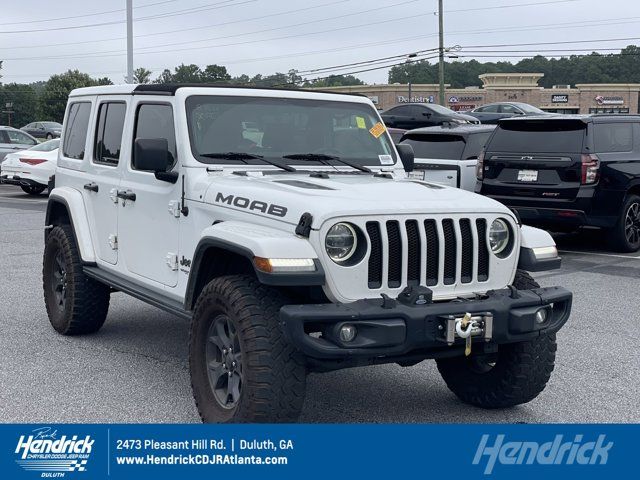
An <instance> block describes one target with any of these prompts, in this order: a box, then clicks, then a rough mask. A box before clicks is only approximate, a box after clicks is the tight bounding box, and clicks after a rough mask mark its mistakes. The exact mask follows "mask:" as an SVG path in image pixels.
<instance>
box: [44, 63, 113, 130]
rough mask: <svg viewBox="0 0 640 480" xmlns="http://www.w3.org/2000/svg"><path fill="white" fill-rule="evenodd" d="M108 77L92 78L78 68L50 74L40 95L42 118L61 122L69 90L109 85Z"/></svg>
mask: <svg viewBox="0 0 640 480" xmlns="http://www.w3.org/2000/svg"><path fill="white" fill-rule="evenodd" d="M109 84H111V80H109V79H108V78H106V77H105V78H100V79H94V78H91V77H90V76H89V75H88V74H86V73H82V72H80V71H78V70H69V71H67V72H65V73H62V74H59V75H52V76H51V77H50V78H49V80H47V83H46V84H45V86H44V89H43V90H42V94H41V96H40V112H41V114H42V120H52V121H56V122H62V119H63V118H64V111H65V108H66V106H67V98H68V97H69V93H70V92H71V90H73V89H75V88H82V87H93V86H96V85H109Z"/></svg>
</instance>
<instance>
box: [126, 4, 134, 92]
mask: <svg viewBox="0 0 640 480" xmlns="http://www.w3.org/2000/svg"><path fill="white" fill-rule="evenodd" d="M127 83H133V0H127Z"/></svg>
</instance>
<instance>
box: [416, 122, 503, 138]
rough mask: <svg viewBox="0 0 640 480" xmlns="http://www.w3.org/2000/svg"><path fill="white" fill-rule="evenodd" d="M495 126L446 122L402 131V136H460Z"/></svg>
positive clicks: (489, 129)
mask: <svg viewBox="0 0 640 480" xmlns="http://www.w3.org/2000/svg"><path fill="white" fill-rule="evenodd" d="M495 128H496V126H495V125H486V124H485V125H483V124H480V125H476V124H462V125H456V124H448V125H440V126H437V127H423V128H415V129H413V130H408V131H407V132H405V133H404V136H405V137H406V136H408V135H460V136H461V137H467V136H469V135H470V134H472V133H485V132H492V131H493V130H494V129H495Z"/></svg>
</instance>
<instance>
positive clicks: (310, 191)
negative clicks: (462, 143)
mask: <svg viewBox="0 0 640 480" xmlns="http://www.w3.org/2000/svg"><path fill="white" fill-rule="evenodd" d="M328 177H329V178H316V177H311V176H309V174H308V173H305V174H303V173H293V174H287V173H283V174H280V173H276V174H270V175H252V174H249V175H233V174H232V175H228V174H224V175H209V179H210V184H209V186H208V188H207V189H206V192H205V194H204V196H203V201H204V202H205V203H209V204H211V205H215V206H222V207H226V208H233V209H237V210H239V211H251V213H253V214H259V215H264V216H267V217H270V218H272V219H275V220H284V221H286V222H288V223H292V224H297V223H298V221H299V220H300V216H301V215H302V214H303V213H305V212H309V213H310V214H311V215H313V218H314V221H313V228H318V227H319V225H320V224H321V223H322V222H324V221H325V220H327V219H328V218H335V217H341V216H361V215H394V214H396V215H397V214H429V213H434V214H435V213H443V212H451V213H452V214H454V213H504V214H506V215H509V216H511V212H510V211H509V209H507V208H506V207H505V206H504V205H502V204H500V203H498V202H496V201H495V200H492V199H490V198H487V197H483V196H481V195H477V194H474V193H471V192H467V191H464V190H460V189H457V188H450V187H444V186H441V185H437V184H433V183H428V182H423V181H417V180H411V179H405V178H385V177H374V176H372V175H359V174H344V173H342V174H331V173H329V174H328ZM272 206H275V207H274V208H271V207H272ZM283 209H284V210H283ZM263 210H266V211H263ZM269 210H271V213H268V212H269Z"/></svg>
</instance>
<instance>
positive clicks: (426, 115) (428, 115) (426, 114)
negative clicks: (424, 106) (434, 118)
mask: <svg viewBox="0 0 640 480" xmlns="http://www.w3.org/2000/svg"><path fill="white" fill-rule="evenodd" d="M422 115H424V116H425V117H430V116H431V113H430V112H422Z"/></svg>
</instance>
